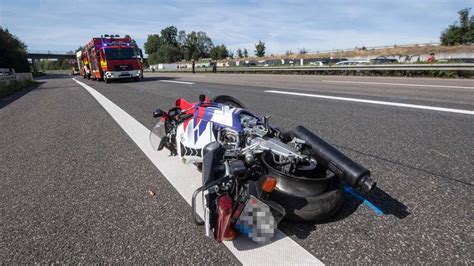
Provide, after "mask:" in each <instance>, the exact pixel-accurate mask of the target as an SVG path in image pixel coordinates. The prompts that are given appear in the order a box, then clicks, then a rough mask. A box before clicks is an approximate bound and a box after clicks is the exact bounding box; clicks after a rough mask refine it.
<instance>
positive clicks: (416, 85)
mask: <svg viewBox="0 0 474 266" xmlns="http://www.w3.org/2000/svg"><path fill="white" fill-rule="evenodd" d="M322 82H333V83H347V84H354V83H356V84H357V83H358V84H369V85H391V86H408V87H431V88H452V89H467V90H474V87H465V86H450V85H434V84H432V85H429V84H408V83H389V82H369V81H350V80H322Z"/></svg>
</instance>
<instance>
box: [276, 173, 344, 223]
mask: <svg viewBox="0 0 474 266" xmlns="http://www.w3.org/2000/svg"><path fill="white" fill-rule="evenodd" d="M270 198H271V199H272V200H274V201H276V202H277V203H279V204H280V205H282V206H283V208H285V211H286V215H285V218H286V219H288V220H290V221H295V222H315V221H322V220H326V219H328V218H330V217H331V216H333V215H334V214H336V213H337V211H338V210H339V209H340V208H341V206H342V203H343V201H344V191H343V189H342V182H341V180H340V179H339V178H338V177H337V176H333V177H332V178H331V185H330V186H329V188H328V189H327V191H325V192H324V193H322V194H319V195H296V194H291V193H287V192H284V191H281V190H279V189H278V188H277V189H275V190H274V191H273V192H272V193H271V194H270Z"/></svg>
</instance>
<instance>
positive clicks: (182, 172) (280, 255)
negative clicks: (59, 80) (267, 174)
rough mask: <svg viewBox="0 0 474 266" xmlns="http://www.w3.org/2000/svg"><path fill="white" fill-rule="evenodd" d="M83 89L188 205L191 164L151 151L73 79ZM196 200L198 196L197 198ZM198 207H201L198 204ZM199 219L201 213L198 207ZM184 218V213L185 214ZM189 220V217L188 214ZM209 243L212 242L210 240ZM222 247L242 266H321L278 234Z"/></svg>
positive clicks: (127, 118)
mask: <svg viewBox="0 0 474 266" xmlns="http://www.w3.org/2000/svg"><path fill="white" fill-rule="evenodd" d="M73 80H74V81H75V82H77V83H78V84H79V85H81V86H82V87H84V89H86V90H87V91H88V92H89V93H90V94H91V95H92V96H93V97H94V98H95V99H96V100H97V102H99V104H100V105H102V107H103V108H104V109H105V110H106V111H107V112H108V113H109V114H110V116H112V118H113V119H114V120H115V121H116V122H117V124H119V126H120V127H121V128H122V129H123V130H124V131H125V132H126V133H127V134H128V135H129V136H130V138H131V139H132V140H133V141H134V142H135V144H136V145H137V146H138V147H139V148H140V149H141V150H142V151H143V153H144V154H145V155H146V156H147V157H148V159H150V161H151V162H152V163H153V164H154V165H155V166H156V168H158V170H160V172H161V173H162V174H163V176H164V177H165V178H166V179H167V180H168V181H169V182H170V183H171V185H173V186H174V188H175V189H176V190H177V191H178V192H179V194H180V195H181V196H182V197H183V198H184V199H185V200H186V201H187V202H188V204H189V205H191V196H192V194H193V192H194V190H196V189H197V188H198V187H199V186H200V185H201V180H202V177H201V175H200V174H199V172H198V171H197V170H196V167H195V166H193V165H186V164H183V163H182V162H181V161H180V160H178V158H176V157H169V152H167V151H164V150H163V151H160V152H158V151H155V150H154V149H153V148H152V147H151V144H150V142H149V139H148V136H149V134H150V130H148V128H146V127H145V126H144V125H142V124H141V123H140V122H138V121H137V120H136V119H135V118H133V117H132V116H131V115H129V114H128V113H127V112H125V111H124V110H122V109H121V108H120V107H119V106H117V105H116V104H115V103H113V102H112V101H110V100H109V99H107V98H106V97H105V96H103V95H102V94H100V93H99V92H97V91H96V90H95V89H94V88H92V87H90V86H88V85H86V84H84V83H83V82H80V81H78V80H76V79H75V78H73ZM199 198H200V197H199ZM198 206H201V205H200V204H199V203H198ZM198 210H199V211H200V213H199V214H200V215H201V216H202V210H201V209H200V208H198ZM186 215H188V214H186ZM189 217H190V219H191V215H189ZM209 241H214V240H213V239H212V238H210V239H209ZM224 244H225V245H226V247H227V248H228V249H229V250H230V251H231V252H232V253H233V254H234V256H235V257H236V258H237V259H238V260H239V261H240V262H241V263H242V264H244V265H260V264H268V265H271V264H276V265H295V264H297V265H302V264H304V265H307V264H313V265H323V263H322V262H321V261H319V260H318V259H317V258H316V257H314V256H313V255H311V253H309V252H308V251H306V250H305V249H304V248H302V247H301V246H299V245H298V244H297V243H296V242H295V241H293V240H292V239H291V238H289V237H287V236H286V235H284V234H283V233H282V232H281V231H278V232H277V236H276V240H275V241H274V242H272V243H270V244H268V245H265V246H258V245H256V244H255V243H253V242H252V241H251V240H250V239H248V238H246V237H244V236H239V237H238V238H237V239H235V240H234V241H225V242H224Z"/></svg>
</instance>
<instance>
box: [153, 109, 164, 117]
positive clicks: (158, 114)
mask: <svg viewBox="0 0 474 266" xmlns="http://www.w3.org/2000/svg"><path fill="white" fill-rule="evenodd" d="M164 115H165V112H164V111H163V110H161V109H156V110H155V111H153V117H155V118H157V117H162V116H164Z"/></svg>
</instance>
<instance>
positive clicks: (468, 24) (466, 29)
mask: <svg viewBox="0 0 474 266" xmlns="http://www.w3.org/2000/svg"><path fill="white" fill-rule="evenodd" d="M470 10H471V9H470V8H465V9H462V10H459V11H458V14H459V21H456V22H455V23H453V24H452V25H450V26H449V27H448V28H447V29H445V30H444V31H443V32H442V33H441V37H440V41H441V44H442V45H446V46H448V45H473V44H474V15H472V16H469V11H470Z"/></svg>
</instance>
